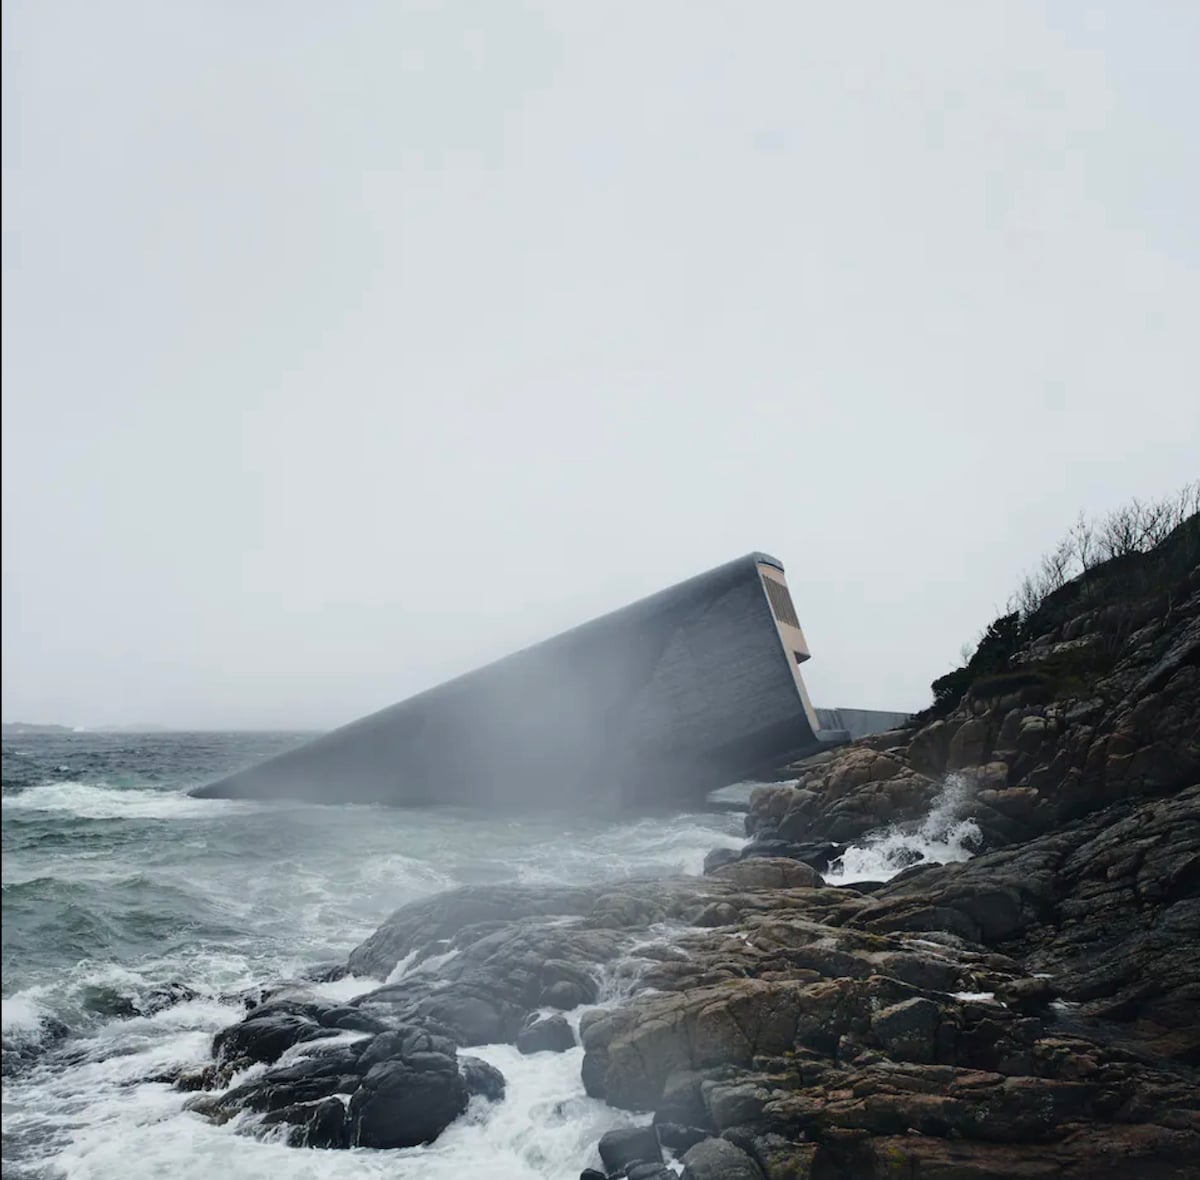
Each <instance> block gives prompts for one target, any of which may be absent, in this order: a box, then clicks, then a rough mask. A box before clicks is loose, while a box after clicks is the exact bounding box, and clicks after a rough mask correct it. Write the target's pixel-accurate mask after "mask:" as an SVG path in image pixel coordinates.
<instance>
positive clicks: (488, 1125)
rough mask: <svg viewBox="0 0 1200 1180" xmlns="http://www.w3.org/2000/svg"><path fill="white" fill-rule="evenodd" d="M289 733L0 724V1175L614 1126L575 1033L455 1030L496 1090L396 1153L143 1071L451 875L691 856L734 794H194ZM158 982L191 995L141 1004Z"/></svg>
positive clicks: (548, 1176) (426, 1162) (957, 848)
mask: <svg viewBox="0 0 1200 1180" xmlns="http://www.w3.org/2000/svg"><path fill="white" fill-rule="evenodd" d="M303 736H304V735H295V734H291V735H289V734H153V735H106V734H54V735H29V736H20V737H16V738H5V739H4V743H3V784H4V785H3V796H2V802H3V847H4V858H3V962H4V973H3V1030H4V1043H5V1070H6V1076H5V1077H4V1088H3V1132H4V1148H3V1156H4V1168H5V1175H6V1177H8V1178H9V1180H11V1177H13V1176H18V1177H21V1176H24V1177H48V1178H49V1177H64V1176H65V1177H71V1178H76V1177H78V1178H80V1180H93V1178H94V1180H102V1178H114V1180H115V1178H117V1177H120V1178H121V1180H140V1178H147V1180H148V1178H150V1177H171V1180H190V1178H196V1180H201V1178H208V1177H219V1178H220V1180H249V1178H252V1177H253V1178H258V1177H263V1178H266V1177H271V1178H273V1180H289V1178H296V1180H298V1178H301V1177H313V1178H314V1180H316V1178H320V1180H338V1178H340V1177H347V1178H349V1177H369V1176H385V1175H386V1176H388V1177H392V1178H395V1180H405V1178H411V1180H416V1178H418V1177H419V1178H422V1180H441V1178H443V1177H444V1178H446V1180H450V1178H451V1177H460V1176H470V1175H487V1176H489V1177H495V1178H497V1180H562V1178H566V1177H574V1176H577V1175H578V1172H579V1170H580V1169H581V1168H582V1167H584V1166H587V1165H588V1164H589V1163H595V1162H598V1161H597V1159H596V1156H595V1154H594V1153H595V1144H596V1141H597V1140H598V1139H599V1137H600V1135H602V1134H603V1133H604V1132H605V1131H606V1130H609V1129H611V1128H612V1127H615V1126H619V1125H623V1124H626V1123H628V1122H630V1121H631V1120H632V1121H636V1119H635V1117H634V1116H631V1115H628V1114H626V1113H623V1112H620V1111H616V1110H612V1109H609V1108H608V1107H606V1106H605V1105H604V1104H603V1103H601V1102H598V1101H595V1100H593V1099H590V1098H588V1097H587V1096H586V1095H585V1093H584V1090H583V1086H582V1083H581V1081H580V1064H581V1060H582V1052H583V1051H582V1049H579V1048H576V1049H574V1050H572V1051H570V1052H567V1053H563V1054H550V1053H539V1054H536V1055H533V1056H529V1057H523V1056H522V1055H520V1054H519V1053H517V1052H516V1050H515V1049H514V1048H512V1047H511V1046H508V1045H491V1046H483V1047H481V1048H478V1049H472V1050H471V1052H472V1053H473V1054H476V1055H477V1056H480V1057H483V1058H485V1059H486V1060H488V1061H490V1062H491V1063H492V1064H493V1065H496V1066H497V1067H498V1068H499V1069H500V1070H501V1072H502V1073H503V1074H504V1075H505V1077H506V1079H507V1082H508V1088H507V1094H506V1097H505V1099H504V1100H503V1101H502V1102H500V1103H498V1104H489V1103H487V1102H485V1101H483V1100H481V1099H475V1100H473V1102H472V1106H471V1108H470V1109H469V1110H468V1112H467V1114H466V1115H465V1116H464V1117H463V1118H462V1119H460V1120H459V1121H458V1122H456V1123H455V1124H454V1125H453V1126H452V1127H450V1128H449V1129H448V1130H447V1131H445V1132H444V1133H443V1135H442V1136H441V1137H440V1138H439V1139H438V1141H437V1142H436V1143H434V1144H432V1145H430V1146H427V1147H418V1148H411V1149H407V1150H404V1151H389V1152H376V1151H369V1150H355V1151H348V1152H328V1151H321V1152H315V1151H307V1150H300V1149H294V1148H289V1147H286V1146H284V1145H283V1144H282V1143H281V1142H279V1141H278V1140H274V1139H270V1138H265V1139H264V1138H260V1137H255V1136H254V1135H249V1134H245V1133H239V1128H238V1126H237V1124H236V1123H234V1124H229V1125H226V1126H221V1127H218V1126H213V1125H211V1124H209V1123H207V1122H206V1121H205V1120H203V1119H202V1118H200V1117H199V1116H198V1115H195V1114H191V1113H189V1112H186V1111H185V1110H184V1109H183V1106H184V1102H185V1100H186V1098H187V1097H188V1095H186V1094H182V1093H180V1092H178V1091H176V1090H174V1089H172V1087H171V1086H170V1085H169V1084H168V1082H166V1081H161V1080H158V1081H156V1080H154V1079H155V1078H156V1077H162V1076H163V1075H168V1074H169V1073H170V1072H171V1071H173V1070H176V1069H178V1068H180V1067H187V1066H196V1065H200V1064H203V1063H204V1062H206V1061H207V1060H208V1058H209V1050H210V1045H211V1040H212V1035H213V1033H214V1032H216V1031H217V1030H218V1029H220V1028H222V1027H223V1026H225V1025H227V1024H229V1023H231V1022H232V1021H234V1020H236V1019H238V1018H239V1017H240V1015H241V1014H242V1012H243V1008H242V1006H241V1003H240V1001H239V999H238V994H239V993H240V992H244V991H246V990H247V989H253V988H256V987H260V986H263V985H267V986H269V985H271V984H273V983H275V982H278V981H280V980H284V979H288V978H292V977H295V976H296V975H297V973H299V972H301V971H303V970H304V969H305V968H307V967H310V966H312V965H313V964H316V963H321V962H328V961H333V960H344V959H345V956H346V955H347V953H348V952H349V951H350V950H351V949H352V948H353V947H354V946H355V945H357V944H358V943H359V942H360V941H362V939H364V938H365V937H366V936H367V935H369V934H370V933H371V932H372V931H373V930H374V929H375V928H376V927H377V926H378V925H379V924H380V922H382V921H383V920H384V919H385V918H386V917H387V916H388V914H389V913H391V912H392V911H393V910H394V909H395V908H396V907H398V906H400V905H403V904H404V903H406V902H410V901H413V900H415V899H418V898H421V897H425V896H428V895H429V894H432V893H434V892H437V891H439V890H444V889H449V888H453V887H455V886H459V885H480V884H484V885H486V884H488V883H499V882H527V883H544V884H548V885H549V884H581V883H587V882H594V881H601V880H610V879H617V878H629V877H645V876H650V875H666V874H676V873H685V872H686V873H698V872H699V871H700V869H701V866H702V862H703V858H704V855H705V853H707V852H708V851H710V850H711V849H713V848H716V847H738V846H740V845H741V843H742V821H743V817H742V815H740V814H738V813H736V812H732V813H731V812H696V813H686V814H673V815H670V816H643V817H639V818H626V819H622V820H617V821H604V820H601V819H597V818H594V817H580V816H563V815H550V814H531V815H522V816H488V815H484V814H482V813H479V812H474V811H471V810H468V809H462V808H424V809H389V808H385V807H376V806H345V807H338V806H316V805H309V804H297V803H286V802H284V803H270V804H266V803H248V802H241V801H231V800H200V799H193V798H191V797H189V796H188V795H187V794H186V791H187V789H188V788H190V787H193V786H196V785H198V784H200V783H203V782H208V781H212V780H213V779H216V778H219V777H221V776H222V775H224V774H227V773H229V772H230V771H231V770H234V769H236V768H237V767H239V766H243V765H246V764H248V763H250V762H252V761H255V760H257V759H259V758H263V757H266V756H269V755H271V754H275V753H278V752H280V751H281V750H283V749H285V748H287V747H288V746H290V745H294V744H296V743H298V742H299V741H301V740H303ZM484 772H485V771H484V770H482V769H481V773H484ZM947 807H948V808H949V804H948V805H947ZM940 822H941V821H935V822H934V827H935V828H937V830H936V831H935V830H934V829H933V828H931V829H930V830H929V831H928V832H925V833H924V834H920V833H918V834H917V835H915V836H914V835H912V834H911V833H910V834H908V835H901V834H899V833H891V834H886V833H885V834H882V835H881V837H880V838H879V839H878V840H877V841H875V842H874V843H872V842H871V841H866V842H864V844H863V845H862V846H861V848H860V849H858V850H851V852H850V853H848V854H847V856H846V858H845V860H844V862H843V865H841V866H838V868H837V872H836V874H835V875H840V876H841V877H843V878H845V879H850V878H851V877H855V878H857V879H861V877H862V876H871V875H874V877H875V879H878V878H879V877H880V876H887V875H891V873H893V872H895V871H897V869H898V868H899V867H902V866H901V865H899V864H898V863H896V858H895V856H894V855H893V853H894V852H895V850H896V848H897V847H898V846H899V843H898V842H901V841H903V840H909V841H913V840H916V841H917V842H918V843H919V844H920V846H921V850H922V855H925V856H927V857H929V858H931V859H932V858H935V857H936V858H940V859H954V858H956V857H958V856H960V855H967V851H966V849H965V846H964V845H963V844H962V842H961V837H962V836H963V835H964V832H965V829H961V828H954V827H953V824H954V823H957V822H958V821H957V820H954V821H948V823H947V824H944V825H942V826H941V827H938V826H937V825H938V823H940ZM966 834H967V835H969V832H966ZM855 857H857V859H855ZM614 966H615V968H616V973H615V974H614V979H613V980H612V981H609V985H608V986H607V987H606V988H605V989H604V992H603V995H602V1002H606V1003H611V1002H617V1001H619V999H620V998H621V988H622V986H624V985H623V984H622V982H621V981H622V980H626V981H627V980H628V979H629V978H631V976H630V974H629V973H628V972H627V971H626V972H625V973H624V974H621V971H620V969H621V965H620V964H617V965H614ZM422 969H423V970H429V969H431V964H429V963H426V964H423V966H422ZM398 970H400V971H402V970H403V967H402V966H401V967H400V968H399V969H398ZM376 984H377V981H374V980H366V979H363V980H358V979H352V978H351V979H341V980H338V981H336V982H334V983H328V984H321V985H318V990H319V991H320V992H322V993H323V994H324V995H325V996H326V998H328V999H330V1000H338V1001H345V1000H348V999H351V998H353V997H354V996H355V995H357V994H360V993H361V992H363V991H366V990H369V989H370V988H372V987H374V986H376ZM172 985H183V986H185V987H186V988H188V989H190V991H191V992H192V993H194V998H191V999H188V1000H186V1001H185V1002H183V1003H176V1004H172V1005H169V1006H166V1007H163V1008H161V1009H159V1010H154V1000H155V997H156V996H157V995H159V994H160V993H161V991H162V989H166V988H169V987H170V986H172ZM139 1010H142V1011H147V1012H149V1013H150V1014H149V1015H142V1014H139ZM581 1014H582V1013H581V1012H580V1011H576V1012H575V1013H573V1014H572V1015H571V1018H572V1019H573V1020H575V1021H576V1023H577V1022H578V1019H579V1017H580V1015H581Z"/></svg>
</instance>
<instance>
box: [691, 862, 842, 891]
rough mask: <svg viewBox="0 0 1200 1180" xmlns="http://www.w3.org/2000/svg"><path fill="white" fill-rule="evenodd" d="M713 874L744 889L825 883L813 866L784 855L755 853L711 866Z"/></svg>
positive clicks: (787, 887) (782, 887) (812, 885)
mask: <svg viewBox="0 0 1200 1180" xmlns="http://www.w3.org/2000/svg"><path fill="white" fill-rule="evenodd" d="M712 876H713V877H716V878H717V879H719V880H722V881H729V882H731V883H732V884H734V885H737V886H740V887H741V888H743V889H818V888H820V887H821V886H822V885H824V884H825V882H824V880H823V879H822V878H821V874H820V873H818V872H817V870H816V869H814V868H810V867H809V866H808V865H806V864H804V863H802V862H801V861H797V860H788V859H785V858H783V857H754V858H751V859H749V860H739V861H735V862H734V863H733V864H727V865H722V866H721V867H720V868H718V869H714V870H713V872H712Z"/></svg>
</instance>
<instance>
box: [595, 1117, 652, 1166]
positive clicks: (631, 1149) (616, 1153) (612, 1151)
mask: <svg viewBox="0 0 1200 1180" xmlns="http://www.w3.org/2000/svg"><path fill="white" fill-rule="evenodd" d="M662 1158H663V1156H662V1148H661V1147H659V1143H658V1132H657V1131H656V1130H655V1129H654V1128H653V1127H619V1128H618V1129H617V1130H615V1131H609V1132H607V1134H605V1135H604V1136H602V1137H601V1139H600V1159H601V1161H602V1162H603V1164H604V1167H605V1169H606V1170H607V1172H608V1173H609V1175H613V1174H614V1173H617V1172H619V1171H621V1169H622V1168H627V1167H628V1166H629V1165H630V1164H634V1163H662Z"/></svg>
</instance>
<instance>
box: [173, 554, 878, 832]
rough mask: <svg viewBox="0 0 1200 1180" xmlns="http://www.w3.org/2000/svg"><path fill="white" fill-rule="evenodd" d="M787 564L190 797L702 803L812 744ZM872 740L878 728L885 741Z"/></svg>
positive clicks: (689, 585) (567, 639)
mask: <svg viewBox="0 0 1200 1180" xmlns="http://www.w3.org/2000/svg"><path fill="white" fill-rule="evenodd" d="M808 658H809V651H808V645H807V643H806V642H805V638H804V632H803V631H802V630H801V627H800V621H799V619H798V618H797V616H796V611H795V608H794V606H793V604H792V599H791V595H790V594H789V592H788V588H787V582H786V580H785V577H784V570H783V566H782V565H781V564H780V562H778V561H777V560H776V559H775V558H773V557H768V556H767V555H766V554H763V553H752V554H749V555H747V556H745V557H742V558H739V559H737V560H736V561H731V562H729V563H728V564H726V565H723V566H720V567H718V568H717V569H713V570H710V571H708V572H707V573H704V574H700V575H698V576H697V577H694V578H690V579H688V580H687V581H685V582H681V583H679V584H678V585H676V586H671V587H669V588H668V589H666V590H662V591H660V592H659V593H657V594H653V595H651V596H650V597H648V598H644V599H641V600H640V601H638V602H635V603H633V604H632V605H630V606H626V607H624V608H622V609H620V610H617V611H613V612H612V613H611V614H607V615H604V616H602V617H601V618H598V619H594V620H592V621H591V622H589V623H584V624H583V625H582V626H579V627H575V628H573V629H572V630H570V631H565V632H563V633H562V634H560V635H556V636H554V637H553V638H551V639H547V640H545V641H544V642H542V643H538V644H535V645H534V646H533V647H529V648H526V649H524V650H523V651H519V652H516V653H515V654H513V655H510V656H506V657H505V658H503V659H501V660H497V661H496V662H495V663H492V664H489V665H487V666H486V667H483V668H480V669H478V670H476V671H474V672H469V673H467V674H466V675H464V676H460V677H458V678H456V679H454V680H450V681H447V682H446V683H445V684H441V685H438V686H437V687H436V688H431V689H429V690H428V691H427V692H422V693H419V694H418V695H416V696H414V697H410V698H409V699H408V700H405V701H402V702H400V703H399V704H397V705H392V706H391V707H390V708H387V709H383V710H381V711H380V712H378V713H373V714H371V715H370V716H369V717H364V718H362V719H361V720H359V721H355V722H353V723H351V724H350V725H346V726H343V727H342V728H341V729H337V730H334V731H333V732H332V733H329V734H326V735H324V736H323V737H320V738H317V739H316V740H315V741H312V742H309V743H308V744H306V745H303V746H300V747H299V748H297V749H295V750H291V751H288V752H287V753H284V754H281V755H279V756H277V757H275V758H271V759H269V760H267V761H265V762H262V763H260V764H258V765H256V766H251V767H249V768H247V769H246V770H242V771H239V772H238V773H236V774H233V775H231V776H230V777H228V778H226V779H223V780H221V781H220V782H217V783H212V784H210V785H208V786H205V787H201V788H199V789H198V790H196V791H195V792H194V794H196V795H199V796H204V797H210V798H244V799H271V798H299V799H308V800H313V801H318V802H330V803H332V802H347V803H351V802H383V803H394V804H408V805H421V804H436V803H461V804H471V805H483V806H492V807H525V806H529V805H540V806H552V807H598V808H603V809H612V808H616V807H624V806H639V805H655V804H663V803H675V802H682V801H686V800H687V799H688V798H693V799H699V798H703V796H704V795H705V794H707V793H708V792H709V791H711V790H713V789H714V788H717V787H721V786H725V785H727V784H729V783H732V782H737V781H739V780H743V779H747V778H752V777H754V776H755V775H759V774H766V773H769V772H770V771H771V770H773V769H775V768H776V767H779V766H782V765H784V764H785V763H787V762H789V761H793V760H795V759H797V758H800V757H803V756H804V755H805V754H807V753H811V752H812V751H813V750H815V749H817V748H819V747H820V746H821V745H822V744H823V736H824V739H825V740H830V739H832V740H833V741H834V742H837V741H844V740H846V735H845V732H844V731H838V732H835V733H832V734H828V735H823V734H822V731H821V726H820V722H819V720H818V715H817V712H816V711H815V710H814V709H813V707H812V705H811V704H810V702H809V700H808V694H807V692H806V690H805V686H804V681H803V679H802V678H801V674H800V665H801V664H802V663H803V662H804V661H806V660H807V659H808ZM880 728H884V726H880Z"/></svg>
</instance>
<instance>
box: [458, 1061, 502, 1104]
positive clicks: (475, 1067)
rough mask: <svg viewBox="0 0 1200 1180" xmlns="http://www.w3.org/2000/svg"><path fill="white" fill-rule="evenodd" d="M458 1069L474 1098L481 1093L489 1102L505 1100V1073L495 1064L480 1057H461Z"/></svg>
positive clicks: (468, 1091)
mask: <svg viewBox="0 0 1200 1180" xmlns="http://www.w3.org/2000/svg"><path fill="white" fill-rule="evenodd" d="M458 1069H459V1072H460V1073H461V1074H462V1076H463V1081H464V1082H465V1083H466V1087H467V1093H468V1094H469V1095H470V1096H471V1097H472V1098H473V1097H475V1096H476V1095H479V1096H481V1097H483V1098H486V1099H487V1100H488V1101H489V1102H503V1101H504V1092H505V1089H506V1083H505V1081H504V1075H503V1074H502V1073H501V1072H500V1071H499V1070H498V1069H497V1068H496V1067H495V1066H494V1065H491V1064H489V1063H488V1062H486V1061H484V1060H482V1059H481V1058H479V1057H460V1058H459V1059H458Z"/></svg>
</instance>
